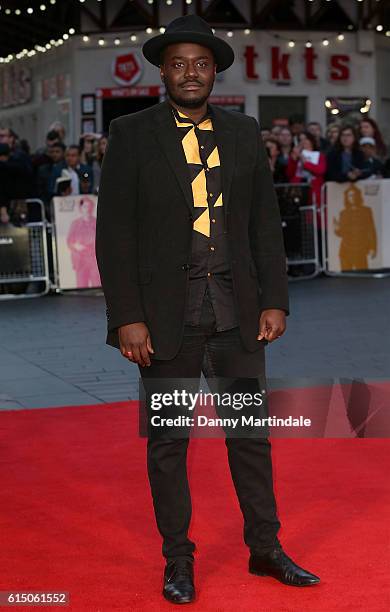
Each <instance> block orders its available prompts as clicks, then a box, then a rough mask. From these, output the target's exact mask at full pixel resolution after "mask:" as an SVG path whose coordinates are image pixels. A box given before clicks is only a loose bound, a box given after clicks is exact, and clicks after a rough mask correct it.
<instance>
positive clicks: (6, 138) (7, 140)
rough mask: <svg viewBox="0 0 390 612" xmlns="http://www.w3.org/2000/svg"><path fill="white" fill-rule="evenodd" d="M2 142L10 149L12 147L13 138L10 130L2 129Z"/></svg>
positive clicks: (0, 130) (0, 140)
mask: <svg viewBox="0 0 390 612" xmlns="http://www.w3.org/2000/svg"><path fill="white" fill-rule="evenodd" d="M0 142H1V143H2V144H7V145H8V146H9V147H12V144H13V138H12V136H11V134H10V131H9V130H8V129H6V128H5V129H0Z"/></svg>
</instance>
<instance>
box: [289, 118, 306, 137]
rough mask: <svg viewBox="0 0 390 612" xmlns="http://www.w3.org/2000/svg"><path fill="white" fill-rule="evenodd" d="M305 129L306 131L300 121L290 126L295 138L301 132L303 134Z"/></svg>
mask: <svg viewBox="0 0 390 612" xmlns="http://www.w3.org/2000/svg"><path fill="white" fill-rule="evenodd" d="M303 129H304V125H303V123H299V122H298V121H295V122H294V123H292V124H291V126H290V130H291V133H292V134H294V136H297V135H299V134H300V133H301V132H303Z"/></svg>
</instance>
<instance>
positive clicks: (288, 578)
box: [249, 547, 320, 586]
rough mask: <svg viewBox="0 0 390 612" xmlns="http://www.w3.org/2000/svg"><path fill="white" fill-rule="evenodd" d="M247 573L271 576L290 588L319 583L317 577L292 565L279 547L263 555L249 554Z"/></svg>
mask: <svg viewBox="0 0 390 612" xmlns="http://www.w3.org/2000/svg"><path fill="white" fill-rule="evenodd" d="M249 572H250V573H251V574H255V575H256V576H272V577H273V578H276V580H280V582H283V583H284V584H288V585H290V586H310V585H312V584H317V583H318V582H319V581H320V579H319V577H318V576H315V575H314V574H311V573H310V572H307V571H306V570H304V569H303V568H302V567H299V565H297V564H296V563H294V561H293V560H292V559H290V557H288V556H287V555H286V553H285V552H284V550H283V549H282V548H279V547H276V548H274V549H273V550H272V551H271V552H269V553H266V554H264V555H256V554H251V556H250V558H249Z"/></svg>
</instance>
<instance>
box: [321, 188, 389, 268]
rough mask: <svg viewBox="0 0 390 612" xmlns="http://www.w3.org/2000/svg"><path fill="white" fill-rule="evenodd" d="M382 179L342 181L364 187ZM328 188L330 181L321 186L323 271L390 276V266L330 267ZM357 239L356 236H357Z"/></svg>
mask: <svg viewBox="0 0 390 612" xmlns="http://www.w3.org/2000/svg"><path fill="white" fill-rule="evenodd" d="M380 180H381V179H372V180H371V181H369V180H368V179H365V180H364V181H355V182H354V183H342V185H343V186H345V188H347V187H348V186H349V185H351V184H352V185H356V186H357V187H358V188H360V187H362V185H363V184H364V185H367V184H369V183H373V184H378V183H379V181H380ZM327 190H328V183H324V184H323V185H322V188H321V245H322V262H323V272H324V274H326V275H327V276H336V277H337V276H339V277H355V278H356V277H360V278H367V277H368V278H385V277H387V276H390V268H382V269H369V268H367V269H361V270H341V271H339V272H338V271H335V270H330V269H329V252H328V243H329V241H328V225H327V208H328V204H327ZM355 240H356V237H355Z"/></svg>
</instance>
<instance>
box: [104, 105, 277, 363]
mask: <svg viewBox="0 0 390 612" xmlns="http://www.w3.org/2000/svg"><path fill="white" fill-rule="evenodd" d="M212 108H213V110H214V113H215V119H214V120H213V126H214V130H215V136H216V140H217V144H218V150H219V155H220V161H221V173H222V193H223V202H224V204H223V205H224V210H225V215H226V227H227V232H228V238H229V242H230V248H231V260H232V261H231V263H232V275H233V286H234V293H235V300H236V306H237V312H238V317H239V326H240V333H241V338H242V341H243V343H244V346H245V347H246V348H247V349H248V350H249V351H254V350H256V348H257V347H258V346H259V341H258V340H257V339H256V336H257V334H258V326H259V314H260V311H261V310H263V309H266V308H279V309H283V310H285V311H286V312H287V313H288V291H287V275H286V260H285V253H284V246H283V238H282V228H281V220H280V213H279V208H278V203H277V199H276V194H275V190H274V186H273V182H272V176H271V171H270V168H269V164H268V159H267V154H266V151H265V147H264V145H263V142H262V139H261V135H260V129H259V125H258V123H257V121H256V120H255V119H254V118H252V117H248V116H246V115H244V114H242V113H239V112H234V111H228V110H225V109H223V108H221V107H218V106H214V105H212ZM192 206H193V200H192V190H191V184H190V178H189V172H188V167H187V162H186V159H185V155H184V151H183V148H182V144H181V141H180V137H179V134H178V129H177V127H176V124H175V121H174V117H173V114H172V112H171V107H170V105H169V103H168V101H165V102H162V103H160V104H157V105H155V106H153V107H151V108H147V109H145V110H142V111H140V112H137V113H133V114H130V115H124V116H122V117H118V118H117V119H114V120H113V121H112V122H111V124H110V133H109V139H108V146H107V149H106V153H105V156H104V159H103V164H102V169H101V178H100V187H99V196H98V207H97V227H96V258H97V262H98V267H99V271H100V276H101V281H102V287H103V291H104V295H105V299H106V305H107V310H106V315H107V337H106V343H107V344H109V345H111V346H114V347H116V348H119V341H118V332H117V328H118V327H119V326H121V325H125V324H127V323H135V322H137V321H145V323H146V325H147V326H148V329H149V332H150V335H151V340H152V345H153V348H154V350H155V353H154V357H155V358H157V359H172V358H173V357H174V356H175V355H176V353H177V352H178V350H179V347H180V344H181V341H182V336H183V327H184V312H185V304H186V294H187V286H188V276H189V272H188V269H189V261H190V255H191V237H192V231H193V230H192V221H193V219H192V211H193V208H192Z"/></svg>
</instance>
